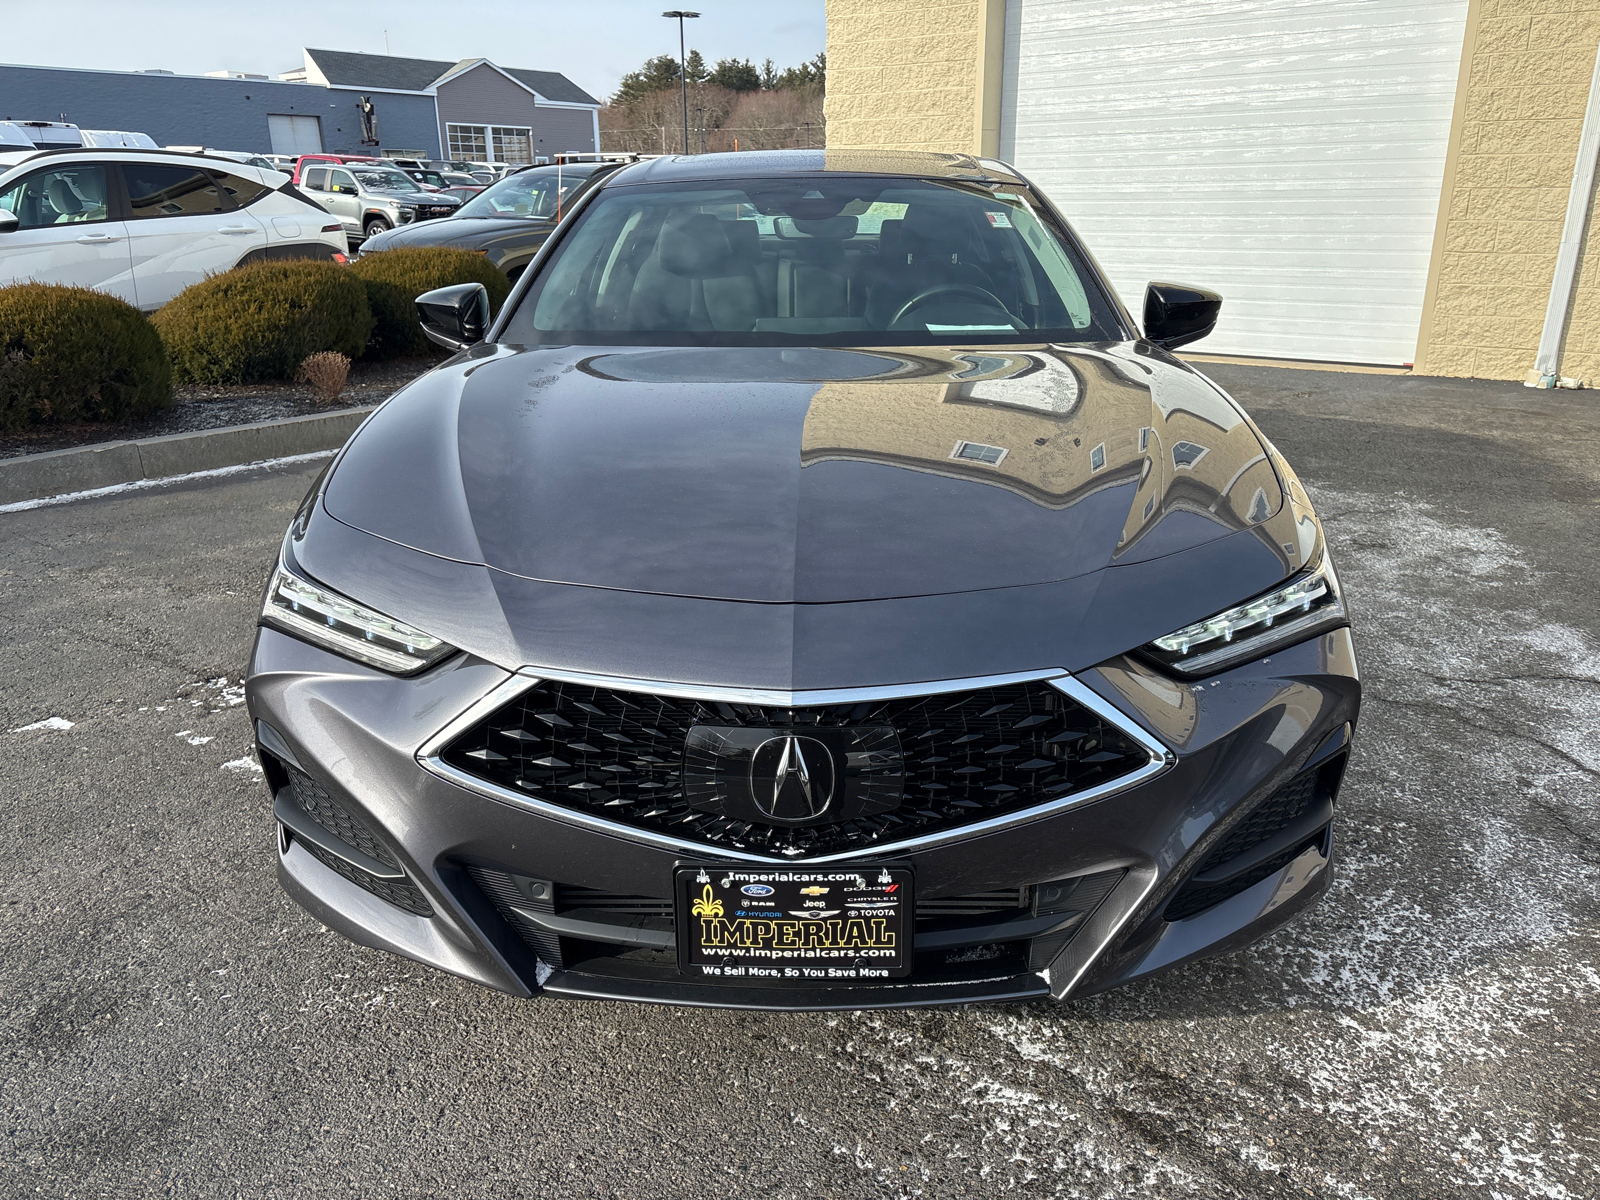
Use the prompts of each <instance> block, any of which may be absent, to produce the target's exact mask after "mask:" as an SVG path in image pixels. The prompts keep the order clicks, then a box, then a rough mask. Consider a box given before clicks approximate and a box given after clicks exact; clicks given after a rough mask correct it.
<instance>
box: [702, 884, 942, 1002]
mask: <svg viewBox="0 0 1600 1200" xmlns="http://www.w3.org/2000/svg"><path fill="white" fill-rule="evenodd" d="M677 906H678V914H677V915H678V920H677V924H678V961H679V965H680V966H681V968H682V969H683V970H684V971H685V972H686V973H688V974H691V975H697V976H700V977H702V978H706V979H708V980H713V979H714V980H717V981H725V982H728V983H747V984H750V985H753V986H761V987H765V986H770V985H772V984H799V985H806V984H809V985H811V986H814V987H815V986H821V985H828V984H851V983H871V982H873V981H875V980H882V979H893V978H896V977H899V976H904V975H909V974H910V973H911V960H912V950H913V947H912V945H911V941H912V928H913V919H912V912H913V910H912V907H911V872H910V870H908V869H907V868H905V867H880V866H871V867H865V866H859V865H855V864H852V865H850V866H848V867H840V868H838V869H836V870H829V869H827V868H825V867H813V868H809V869H801V868H796V869H793V870H791V869H788V868H784V867H763V866H760V865H756V864H738V865H726V864H724V865H721V866H704V867H683V868H680V869H679V871H678V873H677Z"/></svg>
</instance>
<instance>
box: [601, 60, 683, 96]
mask: <svg viewBox="0 0 1600 1200" xmlns="http://www.w3.org/2000/svg"><path fill="white" fill-rule="evenodd" d="M677 86H678V60H677V58H675V57H674V56H673V55H671V54H658V55H656V56H655V57H654V58H652V59H649V60H647V61H646V62H645V64H644V66H642V67H640V68H639V69H638V70H637V71H629V72H628V73H627V74H626V75H624V76H623V77H622V82H621V83H620V84H619V85H618V86H617V93H616V95H614V96H612V97H611V103H613V104H622V105H631V104H637V103H638V102H639V101H640V100H643V99H644V98H645V97H646V96H648V95H650V93H651V92H659V91H661V90H662V89H663V88H669V87H677Z"/></svg>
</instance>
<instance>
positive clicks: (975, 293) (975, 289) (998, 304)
mask: <svg viewBox="0 0 1600 1200" xmlns="http://www.w3.org/2000/svg"><path fill="white" fill-rule="evenodd" d="M935 296H966V297H968V298H969V299H972V300H982V301H984V302H985V303H987V304H991V305H993V306H994V307H995V308H998V309H999V310H1000V311H1001V312H1003V313H1005V314H1006V316H1008V317H1011V323H1012V324H1013V325H1016V324H1018V323H1019V322H1018V321H1017V319H1016V318H1015V317H1012V316H1011V310H1010V309H1009V308H1007V307H1006V306H1005V304H1004V302H1003V301H1002V300H1001V299H1000V297H999V296H996V295H995V294H994V293H993V292H991V291H987V290H985V289H984V288H981V287H979V286H978V285H977V284H975V283H938V284H935V285H934V286H933V287H928V288H923V289H922V290H921V291H920V292H918V293H917V294H916V295H915V296H913V297H911V299H909V300H907V301H906V302H905V303H904V304H902V305H901V306H900V307H899V308H898V309H896V310H895V314H894V316H892V317H890V318H889V326H888V327H889V328H890V329H893V328H894V327H895V326H896V325H898V324H899V323H900V322H901V321H902V320H904V319H905V315H906V314H907V313H908V312H910V311H911V310H912V309H914V308H916V307H918V306H919V305H923V304H926V303H927V302H928V301H929V300H932V299H933V298H934V297H935Z"/></svg>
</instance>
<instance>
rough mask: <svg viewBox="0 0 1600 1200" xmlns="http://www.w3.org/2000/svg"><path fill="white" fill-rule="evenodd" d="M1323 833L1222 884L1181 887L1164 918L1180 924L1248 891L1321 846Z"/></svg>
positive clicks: (1196, 884) (1199, 884)
mask: <svg viewBox="0 0 1600 1200" xmlns="http://www.w3.org/2000/svg"><path fill="white" fill-rule="evenodd" d="M1323 836H1324V834H1323V833H1321V832H1318V833H1316V834H1314V835H1313V836H1311V837H1308V838H1307V839H1306V840H1305V841H1303V842H1301V843H1300V845H1298V846H1296V847H1294V848H1293V849H1291V850H1285V851H1284V852H1283V853H1282V854H1278V855H1274V856H1273V857H1272V858H1269V859H1268V860H1267V861H1266V862H1264V863H1262V864H1261V865H1260V866H1259V867H1255V868H1254V869H1252V870H1249V871H1246V872H1245V873H1244V874H1243V875H1238V876H1235V877H1234V878H1233V879H1229V880H1227V881H1225V882H1223V883H1190V884H1186V885H1184V888H1183V890H1182V891H1180V892H1179V893H1178V894H1177V895H1176V896H1174V897H1173V898H1172V900H1171V902H1170V903H1169V904H1168V905H1167V911H1166V918H1167V920H1169V921H1182V920H1184V919H1185V918H1186V917H1192V916H1194V915H1195V914H1196V913H1203V912H1205V910H1206V909H1208V908H1214V907H1216V906H1217V905H1218V904H1221V903H1222V902H1223V901H1224V900H1231V899H1233V898H1234V897H1235V896H1237V895H1238V894H1239V893H1240V892H1243V891H1248V890H1249V889H1250V888H1253V887H1255V885H1256V884H1258V883H1260V882H1261V881H1262V880H1263V879H1266V878H1268V877H1269V876H1271V875H1274V874H1276V873H1277V872H1279V871H1281V870H1283V868H1285V867H1287V866H1288V865H1289V864H1290V863H1292V862H1293V861H1294V860H1295V859H1297V858H1299V857H1300V855H1301V854H1303V853H1305V851H1306V850H1307V849H1309V848H1310V847H1312V846H1316V845H1319V844H1321V842H1322V839H1323Z"/></svg>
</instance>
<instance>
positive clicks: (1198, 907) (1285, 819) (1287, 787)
mask: <svg viewBox="0 0 1600 1200" xmlns="http://www.w3.org/2000/svg"><path fill="white" fill-rule="evenodd" d="M1343 770H1344V756H1343V755H1342V754H1341V755H1340V756H1339V757H1337V758H1335V759H1333V760H1332V761H1330V762H1326V763H1323V764H1322V765H1321V766H1319V767H1315V768H1312V769H1310V770H1307V771H1302V772H1301V773H1300V774H1299V775H1296V776H1295V777H1294V778H1293V779H1291V780H1290V781H1289V782H1288V783H1286V784H1284V785H1283V786H1282V787H1281V788H1279V789H1278V790H1277V791H1276V792H1274V793H1272V795H1271V796H1269V797H1267V799H1265V800H1263V801H1262V802H1261V803H1260V804H1259V805H1258V806H1257V807H1256V808H1255V810H1254V811H1253V812H1251V813H1250V815H1249V816H1247V817H1245V819H1244V820H1243V821H1241V822H1240V823H1239V824H1238V825H1237V826H1236V827H1235V828H1234V829H1233V831H1232V832H1230V833H1229V834H1228V836H1227V837H1225V838H1223V839H1222V841H1221V842H1220V843H1219V844H1218V845H1217V847H1216V848H1215V849H1214V850H1212V851H1211V853H1210V854H1208V855H1206V858H1205V861H1204V862H1202V863H1201V864H1200V865H1199V867H1197V868H1196V869H1195V872H1194V873H1195V874H1196V875H1202V874H1204V873H1206V872H1207V871H1215V870H1219V869H1221V868H1223V867H1225V866H1226V865H1227V864H1228V863H1230V862H1232V861H1233V860H1234V859H1237V858H1241V857H1243V856H1244V855H1246V854H1248V853H1249V852H1250V851H1251V850H1254V849H1255V848H1256V847H1257V846H1260V845H1261V843H1263V842H1265V841H1268V840H1269V839H1271V838H1274V837H1277V836H1278V835H1279V834H1280V833H1282V832H1283V831H1284V830H1286V829H1289V828H1291V827H1292V826H1293V825H1294V824H1295V823H1296V822H1298V821H1301V820H1302V819H1308V820H1309V819H1314V818H1308V817H1307V814H1308V813H1310V812H1311V810H1312V809H1313V808H1315V807H1316V806H1317V805H1319V804H1321V803H1322V802H1323V801H1324V800H1325V799H1331V798H1332V797H1333V795H1334V794H1335V793H1336V792H1337V790H1338V787H1339V779H1340V776H1341V774H1342V773H1343ZM1289 836H1292V835H1289ZM1324 836H1325V831H1324V830H1323V829H1318V830H1316V831H1315V832H1309V831H1308V833H1307V836H1306V837H1304V838H1302V839H1301V840H1300V841H1299V842H1298V843H1296V844H1295V845H1294V846H1293V847H1291V848H1289V849H1286V850H1284V851H1282V852H1281V853H1278V854H1275V855H1273V856H1272V857H1271V858H1270V859H1268V860H1267V861H1266V862H1263V863H1261V864H1259V865H1258V866H1255V867H1252V868H1251V869H1250V870H1248V871H1246V872H1244V873H1243V874H1241V875H1236V876H1234V877H1233V878H1232V879H1226V880H1222V881H1220V882H1217V883H1199V882H1195V881H1193V880H1191V881H1190V882H1189V883H1186V884H1184V886H1183V887H1182V888H1180V889H1179V890H1178V892H1177V894H1176V895H1174V896H1173V898H1172V899H1171V900H1170V901H1168V903H1167V907H1166V911H1165V913H1164V914H1163V915H1164V916H1165V917H1166V919H1167V920H1169V921H1182V920H1184V919H1185V918H1187V917H1192V916H1194V915H1195V914H1196V913H1202V912H1204V911H1205V910H1206V909H1208V908H1212V907H1214V906H1215V905H1218V904H1221V903H1222V902H1223V901H1224V900H1231V899H1232V898H1233V897H1234V896H1237V895H1238V894H1239V893H1240V892H1243V891H1247V890H1248V889H1250V888H1253V887H1254V886H1255V885H1256V884H1258V883H1260V882H1261V881H1262V880H1263V879H1266V878H1267V877H1268V876H1270V875H1273V874H1275V873H1277V872H1278V871H1281V870H1283V868H1284V867H1286V866H1288V865H1289V864H1290V863H1291V862H1293V861H1294V860H1295V859H1296V858H1297V857H1299V856H1300V855H1301V854H1302V853H1304V852H1305V851H1306V850H1307V849H1308V848H1309V847H1311V846H1316V845H1320V844H1321V843H1322V841H1323V838H1324Z"/></svg>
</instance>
